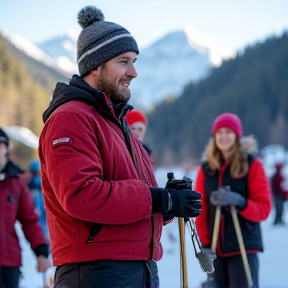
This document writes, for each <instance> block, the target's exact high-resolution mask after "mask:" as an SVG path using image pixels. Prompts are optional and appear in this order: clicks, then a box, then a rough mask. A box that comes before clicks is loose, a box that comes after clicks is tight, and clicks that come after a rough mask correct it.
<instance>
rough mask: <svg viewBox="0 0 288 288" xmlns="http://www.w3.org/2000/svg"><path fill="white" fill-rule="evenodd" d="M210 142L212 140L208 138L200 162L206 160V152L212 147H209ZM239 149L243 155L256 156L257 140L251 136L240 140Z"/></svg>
mask: <svg viewBox="0 0 288 288" xmlns="http://www.w3.org/2000/svg"><path fill="white" fill-rule="evenodd" d="M212 141H213V138H210V140H209V142H208V144H207V146H206V147H205V150H204V152H203V155H202V159H201V160H202V161H206V160H207V155H208V151H209V149H211V147H212V145H211V144H212ZM240 149H241V151H242V152H243V153H244V154H252V155H255V154H257V153H258V145H257V140H256V139H255V137H254V136H253V135H250V136H245V137H242V138H240Z"/></svg>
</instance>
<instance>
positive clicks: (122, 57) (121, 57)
mask: <svg viewBox="0 0 288 288" xmlns="http://www.w3.org/2000/svg"><path fill="white" fill-rule="evenodd" d="M118 59H119V60H129V59H131V60H133V61H134V62H135V61H136V60H137V57H135V58H134V59H133V58H132V57H127V56H119V58H118Z"/></svg>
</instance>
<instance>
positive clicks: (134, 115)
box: [125, 110, 147, 126]
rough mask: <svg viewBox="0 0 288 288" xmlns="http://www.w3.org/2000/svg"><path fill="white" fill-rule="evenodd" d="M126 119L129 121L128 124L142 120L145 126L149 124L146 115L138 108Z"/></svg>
mask: <svg viewBox="0 0 288 288" xmlns="http://www.w3.org/2000/svg"><path fill="white" fill-rule="evenodd" d="M125 120H126V121H127V123H128V125H129V126H131V125H132V124H133V123H135V122H142V123H143V124H144V125H145V126H147V119H146V117H145V116H144V115H143V114H142V113H141V112H140V111H138V110H132V111H130V112H129V113H128V114H127V115H126V117H125Z"/></svg>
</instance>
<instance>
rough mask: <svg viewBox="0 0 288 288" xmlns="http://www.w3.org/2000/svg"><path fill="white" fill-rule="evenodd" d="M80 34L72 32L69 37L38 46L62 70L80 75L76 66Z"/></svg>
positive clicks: (59, 37)
mask: <svg viewBox="0 0 288 288" xmlns="http://www.w3.org/2000/svg"><path fill="white" fill-rule="evenodd" d="M77 38H78V33H77V32H75V31H70V32H69V33H68V34H67V35H63V36H58V37H55V38H52V39H49V40H47V41H44V42H41V43H39V44H37V46H38V47H39V48H40V49H41V50H42V51H43V52H44V53H46V54H47V55H49V56H50V57H51V58H53V59H54V60H55V61H56V62H57V63H58V65H59V66H60V68H61V69H63V70H65V71H67V72H71V73H78V68H77V65H76V55H77V49H76V47H77Z"/></svg>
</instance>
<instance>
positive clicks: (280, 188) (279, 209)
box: [271, 162, 288, 225]
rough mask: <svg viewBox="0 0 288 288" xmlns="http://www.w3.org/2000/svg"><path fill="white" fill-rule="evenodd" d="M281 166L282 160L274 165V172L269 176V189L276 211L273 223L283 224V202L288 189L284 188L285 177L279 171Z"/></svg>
mask: <svg viewBox="0 0 288 288" xmlns="http://www.w3.org/2000/svg"><path fill="white" fill-rule="evenodd" d="M283 166H284V163H283V162H280V163H277V164H276V165H275V168H276V171H275V174H274V175H273V176H272V177H271V190H272V194H273V197H274V205H275V211H276V214H275V220H274V225H278V224H284V221H283V219H282V217H283V209H284V202H285V201H286V200H287V198H288V191H286V190H285V189H284V181H285V178H284V177H283V175H282V173H281V170H282V168H283Z"/></svg>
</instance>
